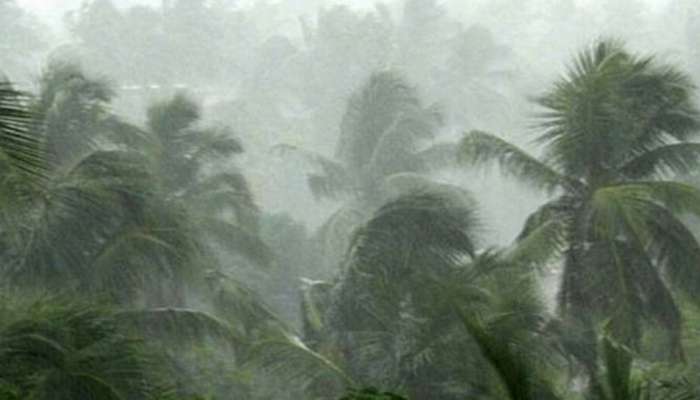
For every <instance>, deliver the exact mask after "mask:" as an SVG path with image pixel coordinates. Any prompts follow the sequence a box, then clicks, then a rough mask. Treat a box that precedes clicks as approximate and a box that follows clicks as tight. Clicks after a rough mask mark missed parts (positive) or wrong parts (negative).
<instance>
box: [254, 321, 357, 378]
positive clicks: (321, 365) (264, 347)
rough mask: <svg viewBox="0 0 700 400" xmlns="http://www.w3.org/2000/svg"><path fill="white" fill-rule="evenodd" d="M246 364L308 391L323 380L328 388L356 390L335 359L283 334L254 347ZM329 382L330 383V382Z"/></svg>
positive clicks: (295, 338) (289, 335) (291, 336)
mask: <svg viewBox="0 0 700 400" xmlns="http://www.w3.org/2000/svg"><path fill="white" fill-rule="evenodd" d="M247 364H248V365H250V366H252V367H254V368H256V369H259V370H262V371H264V372H265V373H268V374H270V375H271V376H274V377H276V378H277V379H284V380H285V381H286V382H290V383H292V382H293V383H294V384H295V385H301V386H302V387H304V388H308V387H309V386H311V385H312V384H314V383H317V382H320V381H321V380H323V381H324V382H325V384H326V385H328V384H333V383H334V382H335V384H336V385H339V387H338V389H339V390H342V387H340V386H341V385H344V386H346V387H356V386H357V385H356V383H355V381H354V380H353V379H352V378H351V377H350V376H348V374H347V373H346V372H345V371H343V369H342V368H341V367H339V366H338V365H337V364H336V363H334V362H333V361H332V360H330V359H328V358H327V357H324V356H323V355H322V354H320V353H318V352H316V351H313V350H311V349H310V348H309V347H308V346H307V345H306V344H305V343H304V342H303V341H302V340H301V339H300V338H299V337H297V336H295V335H291V334H288V333H284V332H281V333H280V334H278V335H274V336H272V337H269V338H266V339H264V340H261V341H260V342H259V343H257V344H256V345H255V347H254V348H253V350H252V351H251V354H250V356H249V359H248V361H247ZM328 379H330V382H329V381H328Z"/></svg>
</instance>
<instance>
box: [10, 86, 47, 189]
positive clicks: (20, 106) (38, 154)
mask: <svg viewBox="0 0 700 400" xmlns="http://www.w3.org/2000/svg"><path fill="white" fill-rule="evenodd" d="M27 102H28V97H27V95H25V94H24V93H21V92H19V91H17V90H15V89H14V88H13V87H12V85H11V84H10V83H8V82H3V81H0V151H2V152H3V154H4V155H5V156H6V157H8V158H9V159H10V161H11V164H12V165H13V166H14V167H15V168H17V169H19V170H21V171H24V172H27V173H30V174H31V175H34V176H41V175H43V174H44V173H45V169H46V161H47V159H46V156H45V154H44V153H43V151H42V146H41V136H40V135H39V134H38V133H37V132H32V129H33V128H34V125H33V124H32V122H33V120H34V118H35V117H36V115H34V114H33V113H32V112H31V111H30V110H29V105H28V104H27Z"/></svg>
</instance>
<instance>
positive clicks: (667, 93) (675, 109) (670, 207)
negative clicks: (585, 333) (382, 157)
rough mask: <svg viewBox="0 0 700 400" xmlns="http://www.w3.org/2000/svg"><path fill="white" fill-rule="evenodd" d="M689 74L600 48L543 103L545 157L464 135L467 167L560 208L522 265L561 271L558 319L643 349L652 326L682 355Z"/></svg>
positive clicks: (697, 260) (535, 231)
mask: <svg viewBox="0 0 700 400" xmlns="http://www.w3.org/2000/svg"><path fill="white" fill-rule="evenodd" d="M693 88H694V86H693V84H692V83H691V81H690V79H689V78H688V76H687V75H686V74H684V73H683V72H681V71H679V70H678V69H677V68H675V67H674V66H672V65H666V64H662V63H659V62H658V61H657V60H655V59H654V57H651V56H650V57H641V56H637V55H634V54H631V53H629V52H627V51H626V50H625V49H624V47H623V46H622V45H621V44H620V43H618V42H615V41H610V40H602V41H598V42H596V43H595V44H594V45H593V46H592V47H590V48H588V49H586V50H584V51H583V52H581V53H580V54H579V56H578V57H577V59H576V60H575V62H574V64H573V65H572V67H571V68H570V69H569V71H568V72H567V74H566V75H565V76H564V77H563V78H561V79H560V80H558V81H557V82H556V83H554V84H553V85H552V88H551V89H550V90H548V91H547V92H545V93H544V95H542V96H540V97H539V98H537V104H538V105H539V106H541V107H542V109H543V111H542V113H541V114H540V116H539V119H538V124H537V127H538V129H539V131H538V137H537V140H536V143H538V144H540V145H542V155H541V156H540V157H536V156H533V155H530V154H528V153H527V152H525V151H524V150H522V149H520V148H518V147H516V146H514V145H512V144H510V143H508V142H506V141H504V140H502V139H500V138H498V137H497V136H495V135H492V134H487V133H484V132H478V131H474V132H470V133H468V134H466V135H465V137H464V138H463V140H462V143H461V147H460V150H459V159H460V160H461V162H462V163H463V164H465V165H468V166H482V165H489V164H491V163H494V162H495V163H498V165H500V168H501V171H503V172H504V173H507V174H510V175H512V176H514V177H516V178H517V179H519V180H520V181H521V182H523V183H526V184H527V185H528V186H530V187H534V188H538V189H541V190H544V191H546V192H547V193H549V194H551V195H552V196H553V198H552V200H550V201H549V202H547V203H546V204H544V205H543V206H541V207H540V208H539V209H538V210H537V211H535V212H534V213H533V214H531V215H530V217H529V218H528V219H527V221H526V223H525V226H524V228H523V230H522V232H521V234H520V235H519V237H518V243H519V247H520V248H521V252H520V257H521V261H522V262H528V263H533V264H540V265H542V264H546V263H549V262H551V261H552V260H554V259H560V260H562V262H563V272H562V280H561V286H560V290H559V296H558V304H559V312H560V314H561V315H562V316H564V317H567V318H569V317H570V318H574V319H579V320H582V319H583V318H585V317H588V316H590V317H591V320H592V321H593V322H595V321H599V322H602V321H607V323H608V324H609V325H610V326H611V327H612V328H613V329H612V332H613V334H612V335H613V337H614V338H616V340H619V341H620V342H621V343H624V344H626V345H630V346H633V345H635V344H637V343H638V342H639V339H640V335H641V328H642V324H643V323H644V321H653V322H655V323H658V324H660V325H661V326H663V327H664V328H666V329H667V331H668V332H669V335H670V339H669V340H670V348H671V349H672V352H673V353H674V354H675V355H676V356H679V357H681V356H682V350H681V344H680V328H681V316H680V312H679V309H678V306H677V305H676V302H675V301H674V298H673V295H672V292H671V289H676V288H677V289H679V290H682V291H684V292H686V293H689V294H691V295H693V296H694V298H696V299H697V296H695V295H694V293H696V291H697V288H698V284H699V283H700V269H698V266H700V246H699V245H698V243H697V241H696V239H695V237H694V236H693V234H692V233H691V232H690V230H689V229H688V228H687V227H686V226H685V225H684V224H683V222H682V219H681V216H682V215H683V214H684V213H692V214H696V215H697V214H700V207H699V205H700V191H698V190H697V189H695V188H693V187H692V186H689V185H686V184H684V183H680V182H678V181H674V180H673V177H674V174H678V173H684V172H688V171H691V170H692V169H693V168H695V167H696V166H697V162H698V159H699V158H700V144H699V143H695V142H692V141H691V139H692V138H693V135H694V134H695V132H696V131H697V130H698V128H699V127H700V125H699V123H700V120H699V119H698V118H699V116H700V114H699V113H698V110H697V108H696V105H695V103H694V101H693V98H692V91H693Z"/></svg>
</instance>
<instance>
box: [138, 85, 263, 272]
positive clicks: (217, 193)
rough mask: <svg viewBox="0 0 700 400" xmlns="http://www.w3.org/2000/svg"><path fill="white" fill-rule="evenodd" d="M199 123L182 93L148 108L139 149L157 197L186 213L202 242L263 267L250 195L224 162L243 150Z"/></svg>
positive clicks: (224, 132) (229, 136)
mask: <svg viewBox="0 0 700 400" xmlns="http://www.w3.org/2000/svg"><path fill="white" fill-rule="evenodd" d="M200 120H201V110H200V108H199V106H198V105H197V104H196V103H195V102H194V101H193V100H191V99H190V98H188V97H187V96H186V95H184V94H183V93H179V94H176V95H175V96H174V97H173V98H172V99H169V100H167V101H163V102H159V103H156V104H154V105H152V106H151V107H150V108H149V110H148V120H147V127H148V131H147V132H146V133H145V134H146V136H147V141H146V142H145V143H144V145H145V148H146V156H147V157H149V158H150V162H151V163H152V169H153V170H154V171H155V174H156V176H157V177H158V179H159V180H160V182H161V183H160V185H159V186H160V190H161V191H162V195H163V196H164V198H165V199H166V201H168V202H171V203H173V204H175V205H177V206H178V207H183V208H185V209H187V210H188V213H189V214H190V218H191V219H192V220H193V222H194V224H195V226H196V227H198V228H199V236H200V237H201V239H202V240H201V242H202V243H210V242H211V243H216V244H217V245H219V246H221V247H222V248H223V249H224V250H226V251H228V252H230V253H232V254H238V255H242V256H243V257H245V258H247V259H248V260H249V261H251V262H253V263H254V264H257V265H263V266H264V265H269V264H270V263H271V262H272V256H271V251H270V250H269V249H268V248H267V246H266V245H265V244H264V243H263V242H262V240H261V239H260V238H259V227H258V215H259V210H258V207H257V205H256V204H255V200H254V198H253V194H252V192H251V190H250V187H249V186H248V182H247V180H246V178H245V176H244V175H243V174H242V172H241V171H240V170H239V168H238V166H236V165H235V164H233V163H231V162H229V161H230V160H231V159H232V158H233V157H234V156H237V155H240V154H241V153H242V152H243V146H242V144H241V142H240V141H239V140H238V139H237V138H236V137H235V136H234V134H233V132H231V131H230V130H229V129H228V128H224V127H213V128H209V127H202V126H200V125H199V123H200ZM222 165H225V168H221V166H222Z"/></svg>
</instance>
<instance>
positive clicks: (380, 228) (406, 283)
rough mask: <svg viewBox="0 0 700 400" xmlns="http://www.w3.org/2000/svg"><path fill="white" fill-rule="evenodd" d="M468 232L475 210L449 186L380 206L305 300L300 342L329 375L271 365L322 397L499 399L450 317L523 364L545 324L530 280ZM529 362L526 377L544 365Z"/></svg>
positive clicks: (293, 359) (474, 228)
mask: <svg viewBox="0 0 700 400" xmlns="http://www.w3.org/2000/svg"><path fill="white" fill-rule="evenodd" d="M478 231H479V224H478V219H477V218H476V215H475V210H474V203H473V202H472V201H471V200H469V198H468V197H467V196H466V195H465V194H464V193H456V192H455V191H454V190H451V188H449V189H446V190H444V191H442V192H439V191H437V192H435V191H433V192H427V191H418V192H412V193H408V194H405V195H402V196H399V197H397V198H395V199H394V200H393V201H390V202H389V203H387V204H386V205H385V206H383V207H381V208H380V209H379V210H378V211H377V212H375V214H374V215H373V217H372V218H371V219H370V220H369V221H368V222H366V223H365V224H363V225H361V226H360V227H359V228H358V229H357V230H356V232H355V234H354V236H353V240H352V242H351V246H350V248H349V249H348V252H347V253H346V254H347V257H346V259H345V265H344V268H343V270H342V272H341V273H340V274H339V276H338V277H337V278H336V279H335V280H334V281H333V282H330V283H319V282H315V283H311V282H310V283H309V290H308V291H306V292H305V293H304V300H303V306H302V309H303V312H304V320H305V324H304V326H305V332H304V339H305V342H304V343H305V345H306V346H308V347H310V348H311V349H312V350H313V351H315V352H317V353H318V354H319V355H321V356H322V357H324V359H326V360H328V361H329V362H332V363H333V364H332V365H333V366H334V368H333V369H331V368H330V367H329V366H328V365H327V364H322V363H318V362H317V363H315V366H316V367H315V368H311V366H310V365H309V364H308V363H307V364H305V365H309V367H308V368H305V369H304V370H303V371H302V370H301V369H299V368H294V367H295V366H298V365H301V361H297V358H300V357H302V356H304V354H302V353H300V354H299V356H294V355H293V354H289V357H288V358H285V359H281V360H280V359H279V358H278V359H277V361H276V363H274V364H273V365H274V366H276V367H277V370H278V371H279V370H282V371H283V372H284V371H287V372H289V373H291V372H293V373H295V374H297V375H296V376H297V377H298V379H301V381H303V382H307V383H306V384H307V385H308V387H309V390H310V391H311V392H312V393H316V395H317V396H320V397H321V398H335V397H337V396H339V394H338V393H339V391H342V388H343V386H345V387H347V386H348V385H350V387H357V385H358V384H359V385H364V386H374V387H381V388H385V389H387V390H391V391H394V392H397V393H407V394H408V395H409V396H408V397H409V398H412V399H417V400H420V399H430V398H436V397H437V398H444V399H453V398H454V399H457V398H464V397H465V396H467V395H471V396H479V395H483V396H488V395H497V394H498V393H500V390H501V389H500V387H501V385H500V383H499V380H498V378H497V375H494V374H493V373H491V372H489V371H488V370H485V369H484V368H483V365H484V363H489V362H491V360H489V359H487V358H484V357H482V356H480V352H479V347H478V345H477V343H476V342H475V341H474V340H475V339H474V338H472V337H471V334H472V333H471V332H469V331H465V330H464V326H463V324H462V322H461V319H460V315H462V314H465V315H467V314H468V315H469V316H470V317H472V316H474V317H475V318H476V317H477V316H478V317H479V321H480V322H483V324H484V326H486V327H488V332H489V333H490V334H492V335H494V337H497V338H498V340H499V341H501V343H502V344H503V345H504V346H509V345H510V344H512V345H513V346H515V344H517V345H518V348H519V349H521V350H520V351H521V352H523V357H525V354H524V352H526V351H532V352H533V353H536V352H537V351H539V350H544V349H546V348H548V347H547V344H546V343H545V342H546V341H545V340H544V335H538V332H541V328H542V327H543V326H544V321H545V318H546V317H545V313H544V311H543V308H542V304H541V302H540V301H539V299H538V296H537V292H536V290H535V287H534V281H533V279H532V274H530V273H529V272H527V271H524V270H523V269H522V268H519V267H520V264H516V263H513V262H512V256H511V254H510V253H506V252H502V251H495V250H494V251H487V252H478V251H477V250H476V249H477V248H478V237H477V236H478V235H477V233H478ZM516 267H517V268H516ZM525 349H528V350H525ZM546 354H550V353H549V352H547V353H546ZM528 357H529V355H528ZM303 359H306V358H303ZM528 359H529V358H528ZM533 360H534V361H533V362H532V363H529V364H528V368H530V369H531V372H532V371H541V370H546V369H547V368H548V366H547V365H545V363H541V362H538V361H536V359H533ZM540 360H541V359H540ZM338 369H339V370H341V371H342V372H343V375H339V374H335V375H330V372H331V371H334V370H338ZM538 373H539V372H538ZM299 375H301V376H299ZM342 376H346V377H347V378H349V379H347V378H346V379H341V377H342ZM535 387H537V386H536V385H533V388H535ZM533 390H534V389H533ZM538 390H539V389H538ZM540 392H541V393H544V391H539V392H538V393H540Z"/></svg>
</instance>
